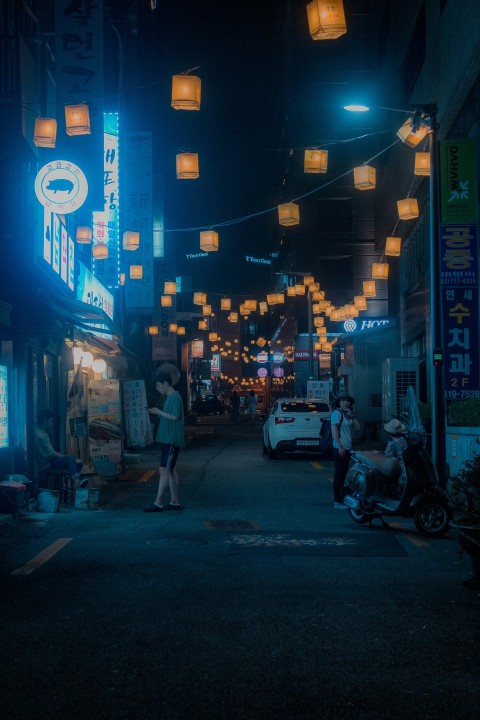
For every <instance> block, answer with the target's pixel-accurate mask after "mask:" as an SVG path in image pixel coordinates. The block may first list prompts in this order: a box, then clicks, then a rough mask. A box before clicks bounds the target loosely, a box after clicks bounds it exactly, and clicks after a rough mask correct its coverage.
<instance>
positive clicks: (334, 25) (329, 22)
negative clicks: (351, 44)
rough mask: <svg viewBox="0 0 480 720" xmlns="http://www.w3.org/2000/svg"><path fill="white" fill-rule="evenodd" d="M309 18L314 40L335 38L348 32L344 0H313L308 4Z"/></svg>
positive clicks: (309, 26)
mask: <svg viewBox="0 0 480 720" xmlns="http://www.w3.org/2000/svg"><path fill="white" fill-rule="evenodd" d="M307 18H308V29H309V31H310V35H311V36H312V39H313V40H335V39H336V38H339V37H340V36H341V35H345V33H346V32H347V25H346V22H345V12H344V9H343V2H342V0H337V1H336V2H323V1H322V0H313V2H310V3H308V5H307Z"/></svg>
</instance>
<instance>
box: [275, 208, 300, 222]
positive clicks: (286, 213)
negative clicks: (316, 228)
mask: <svg viewBox="0 0 480 720" xmlns="http://www.w3.org/2000/svg"><path fill="white" fill-rule="evenodd" d="M278 222H279V223H280V225H287V226H289V225H298V224H299V222H300V208H299V206H298V205H297V204H296V203H292V202H290V203H284V204H283V205H279V206H278Z"/></svg>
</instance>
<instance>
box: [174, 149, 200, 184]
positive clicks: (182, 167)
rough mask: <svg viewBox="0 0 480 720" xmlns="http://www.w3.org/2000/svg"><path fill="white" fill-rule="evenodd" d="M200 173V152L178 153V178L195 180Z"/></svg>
mask: <svg viewBox="0 0 480 720" xmlns="http://www.w3.org/2000/svg"><path fill="white" fill-rule="evenodd" d="M199 174H200V173H199V171H198V153H179V154H178V155H177V179H178V180H195V178H198V176H199Z"/></svg>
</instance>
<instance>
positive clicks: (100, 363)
mask: <svg viewBox="0 0 480 720" xmlns="http://www.w3.org/2000/svg"><path fill="white" fill-rule="evenodd" d="M106 369H107V363H106V362H105V360H104V359H103V358H97V359H96V360H94V361H93V362H92V370H93V372H96V373H103V372H105V370H106Z"/></svg>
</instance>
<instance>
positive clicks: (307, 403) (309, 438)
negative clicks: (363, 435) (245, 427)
mask: <svg viewBox="0 0 480 720" xmlns="http://www.w3.org/2000/svg"><path fill="white" fill-rule="evenodd" d="M330 412H331V411H330V406H329V405H328V404H327V403H324V402H321V401H320V400H316V399H312V400H306V399H305V398H281V399H279V400H276V401H275V402H274V404H273V405H272V408H271V410H270V413H269V415H268V417H267V419H266V421H265V424H264V426H263V453H264V454H265V455H266V454H268V457H269V458H270V459H272V460H273V459H274V458H276V457H277V455H278V453H279V452H317V453H318V452H320V445H319V438H320V427H321V423H322V421H323V420H329V419H330Z"/></svg>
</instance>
